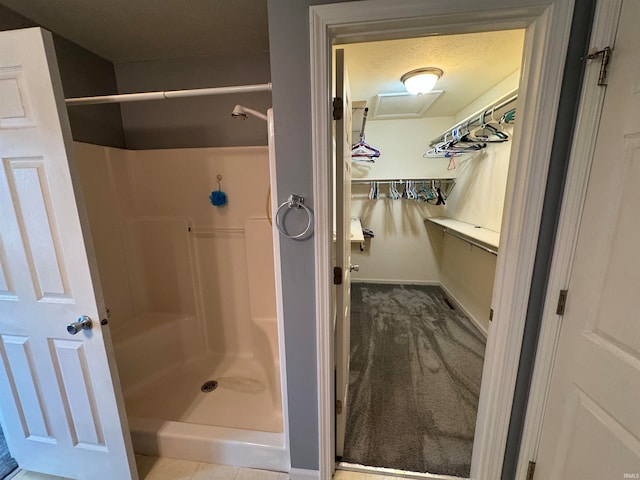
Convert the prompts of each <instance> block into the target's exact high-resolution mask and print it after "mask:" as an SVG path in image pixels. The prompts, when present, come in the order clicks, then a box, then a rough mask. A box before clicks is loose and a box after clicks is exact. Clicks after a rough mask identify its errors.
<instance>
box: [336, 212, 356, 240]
mask: <svg viewBox="0 0 640 480" xmlns="http://www.w3.org/2000/svg"><path fill="white" fill-rule="evenodd" d="M333 241H334V242H335V241H336V232H335V231H334V232H333ZM351 243H364V234H363V233H362V223H360V219H359V218H357V217H351Z"/></svg>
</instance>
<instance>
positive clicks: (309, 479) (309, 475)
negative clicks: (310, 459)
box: [289, 468, 320, 480]
mask: <svg viewBox="0 0 640 480" xmlns="http://www.w3.org/2000/svg"><path fill="white" fill-rule="evenodd" d="M289 479H290V480H320V472H319V471H318V470H305V469H303V468H292V469H291V470H290V471H289Z"/></svg>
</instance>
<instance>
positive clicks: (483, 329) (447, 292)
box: [440, 284, 489, 338]
mask: <svg viewBox="0 0 640 480" xmlns="http://www.w3.org/2000/svg"><path fill="white" fill-rule="evenodd" d="M440 288H442V290H443V291H444V293H445V295H446V296H447V298H448V299H449V300H451V301H452V302H453V303H454V304H455V306H456V307H457V308H459V309H460V310H462V311H463V312H464V314H465V315H466V316H467V317H469V320H471V321H472V322H473V324H474V325H475V326H476V327H477V328H478V330H480V333H482V334H483V335H484V337H485V338H487V336H488V335H489V331H488V330H487V328H486V327H485V326H484V325H482V324H481V323H480V322H479V321H478V320H477V319H476V317H474V316H473V315H472V314H471V312H470V311H469V310H467V309H466V308H464V305H463V304H462V303H460V300H458V299H457V298H456V296H455V295H454V294H453V293H451V291H450V290H449V289H448V288H447V287H445V286H444V285H443V284H440Z"/></svg>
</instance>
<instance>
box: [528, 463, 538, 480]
mask: <svg viewBox="0 0 640 480" xmlns="http://www.w3.org/2000/svg"><path fill="white" fill-rule="evenodd" d="M535 471H536V462H531V461H530V462H529V466H528V467H527V477H526V480H533V474H534V472H535Z"/></svg>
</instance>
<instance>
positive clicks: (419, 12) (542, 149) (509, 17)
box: [310, 0, 574, 480]
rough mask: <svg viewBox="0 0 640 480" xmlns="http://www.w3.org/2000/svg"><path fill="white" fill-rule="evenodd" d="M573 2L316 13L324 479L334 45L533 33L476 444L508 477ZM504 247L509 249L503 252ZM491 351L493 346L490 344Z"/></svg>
mask: <svg viewBox="0 0 640 480" xmlns="http://www.w3.org/2000/svg"><path fill="white" fill-rule="evenodd" d="M573 4H574V2H573V1H572V0H533V1H531V0H512V1H511V2H508V4H506V3H505V2H501V1H499V0H487V1H485V2H483V3H482V5H479V4H471V3H469V2H468V1H467V0H428V1H427V0H394V1H387V0H362V1H360V2H345V3H338V4H330V5H319V6H312V7H310V42H311V68H310V79H311V113H312V140H311V141H312V148H313V165H314V172H313V181H314V190H313V191H314V206H315V221H316V223H315V232H316V234H315V259H316V270H315V271H316V317H317V341H318V378H319V389H318V403H319V406H320V408H319V435H320V478H322V479H323V480H324V479H327V478H330V470H331V465H332V464H333V462H334V459H333V458H332V455H331V452H330V450H331V445H332V444H333V442H332V439H333V436H332V435H331V433H332V432H331V429H330V425H332V424H333V422H334V416H333V412H332V404H333V401H334V397H333V395H331V388H332V386H333V384H334V378H333V373H334V369H333V368H332V367H333V356H332V355H331V352H332V347H331V346H330V345H332V343H333V336H332V331H331V321H330V319H331V318H332V317H331V311H330V305H331V289H330V286H331V280H330V275H331V268H330V266H331V265H332V263H331V244H330V238H331V237H330V229H331V228H332V222H331V218H330V215H329V214H328V213H326V212H331V208H330V207H331V202H330V195H331V181H330V180H331V177H330V170H328V169H327V168H326V165H327V161H326V159H327V158H329V155H330V154H329V152H328V150H329V145H330V144H329V141H328V139H330V138H331V137H330V131H329V125H330V123H329V122H328V120H327V119H328V118H329V116H330V113H329V102H327V92H329V91H330V86H329V82H328V79H329V77H328V75H327V72H328V71H330V70H331V56H330V51H331V50H330V48H329V46H330V45H331V44H332V43H341V44H342V43H352V42H363V41H374V40H384V39H391V38H399V37H401V36H419V35H429V34H456V33H469V32H477V31H490V30H498V29H504V28H522V27H526V29H527V33H526V37H525V62H524V65H523V70H522V78H521V81H520V96H519V100H518V107H517V108H518V109H519V111H522V115H521V116H519V118H518V125H517V126H516V128H517V130H518V132H517V134H516V135H515V136H514V137H515V139H514V143H513V146H512V155H513V156H514V158H518V161H517V162H515V164H514V165H512V167H510V169H509V179H508V188H507V193H506V202H507V203H508V205H509V206H508V208H505V212H504V215H503V229H502V236H501V241H500V244H501V250H504V251H503V253H502V255H501V257H502V261H501V260H499V261H498V265H497V268H496V279H497V283H496V285H495V287H494V295H493V302H492V305H493V308H494V311H495V315H494V321H493V323H492V325H491V327H490V332H489V340H488V345H487V356H486V357H485V363H484V369H483V384H482V390H481V394H480V404H479V408H478V421H477V424H476V434H475V438H474V450H473V457H472V465H471V478H472V479H474V480H488V479H494V478H499V476H500V472H501V471H502V460H503V457H504V449H505V443H506V439H507V433H508V427H509V419H510V409H511V405H512V400H513V391H514V385H515V378H516V375H517V368H518V363H517V360H518V358H519V356H520V346H521V344H522V333H523V330H524V320H525V318H526V310H527V302H528V297H529V287H530V280H531V272H532V269H533V264H534V258H535V250H536V244H537V237H538V228H539V224H540V216H541V211H542V204H543V198H544V185H545V183H546V177H547V172H548V164H549V158H550V151H551V148H552V143H553V135H554V125H555V119H556V113H557V102H558V98H559V95H560V89H561V81H562V72H563V69H564V64H565V55H566V51H567V44H568V39H569V33H570V26H571V18H572V13H573ZM502 246H504V247H502ZM489 344H490V345H489Z"/></svg>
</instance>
